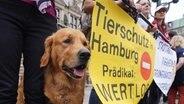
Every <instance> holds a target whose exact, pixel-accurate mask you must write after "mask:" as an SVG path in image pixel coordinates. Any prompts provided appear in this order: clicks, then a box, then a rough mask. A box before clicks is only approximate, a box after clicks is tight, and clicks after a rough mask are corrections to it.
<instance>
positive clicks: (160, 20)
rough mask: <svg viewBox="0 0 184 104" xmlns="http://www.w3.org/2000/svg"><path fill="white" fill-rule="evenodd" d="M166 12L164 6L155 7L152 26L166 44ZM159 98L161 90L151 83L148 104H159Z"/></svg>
mask: <svg viewBox="0 0 184 104" xmlns="http://www.w3.org/2000/svg"><path fill="white" fill-rule="evenodd" d="M167 10H168V9H167V7H165V6H164V5H160V6H158V7H156V9H155V16H154V20H153V22H152V24H154V25H155V26H157V28H158V30H159V31H160V32H161V33H162V34H163V38H165V39H166V40H167V42H168V41H169V40H170V37H169V35H168V30H167V25H166V23H165V16H166V13H167ZM161 96H162V92H161V90H160V89H159V88H158V86H157V85H156V83H155V81H153V82H152V84H151V86H150V87H149V97H148V104H159V102H160V98H161Z"/></svg>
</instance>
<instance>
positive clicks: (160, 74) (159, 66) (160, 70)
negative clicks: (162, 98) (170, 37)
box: [154, 38, 177, 95]
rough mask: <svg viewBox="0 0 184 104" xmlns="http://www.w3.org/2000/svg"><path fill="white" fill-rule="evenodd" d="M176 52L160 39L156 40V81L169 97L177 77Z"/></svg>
mask: <svg viewBox="0 0 184 104" xmlns="http://www.w3.org/2000/svg"><path fill="white" fill-rule="evenodd" d="M176 61H177V58H176V52H175V51H173V50H172V49H171V47H170V45H169V44H168V43H166V42H165V41H163V40H162V39H160V38H157V40H156V54H155V71H154V81H155V83H156V84H157V86H158V87H159V88H160V90H161V91H162V92H163V93H164V94H165V95H167V93H168V91H169V89H170V87H171V85H172V83H173V81H174V77H175V71H174V70H175V65H176Z"/></svg>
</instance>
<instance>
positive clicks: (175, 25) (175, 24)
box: [167, 15, 184, 36]
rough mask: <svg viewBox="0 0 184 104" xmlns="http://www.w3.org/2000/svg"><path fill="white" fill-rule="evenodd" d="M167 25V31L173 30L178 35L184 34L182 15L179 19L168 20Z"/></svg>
mask: <svg viewBox="0 0 184 104" xmlns="http://www.w3.org/2000/svg"><path fill="white" fill-rule="evenodd" d="M167 26H168V30H169V31H171V30H173V31H176V32H177V33H178V35H182V36H184V15H183V18H181V19H178V20H174V21H170V22H168V23H167Z"/></svg>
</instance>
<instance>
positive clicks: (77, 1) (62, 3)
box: [55, 0, 82, 29]
mask: <svg viewBox="0 0 184 104" xmlns="http://www.w3.org/2000/svg"><path fill="white" fill-rule="evenodd" d="M81 5H82V0H55V6H56V14H57V22H58V27H59V28H63V27H71V28H74V29H79V28H80V17H81V11H82V10H81Z"/></svg>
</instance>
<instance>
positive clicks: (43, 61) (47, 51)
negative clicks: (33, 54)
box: [40, 36, 53, 67]
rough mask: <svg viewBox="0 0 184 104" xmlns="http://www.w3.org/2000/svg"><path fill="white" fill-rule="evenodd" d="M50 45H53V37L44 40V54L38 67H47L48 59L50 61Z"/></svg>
mask: <svg viewBox="0 0 184 104" xmlns="http://www.w3.org/2000/svg"><path fill="white" fill-rule="evenodd" d="M52 43H53V36H49V37H47V38H46V40H45V52H44V54H43V55H42V57H41V64H40V67H45V66H47V64H48V62H49V59H50V54H51V50H52V48H51V47H52Z"/></svg>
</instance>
